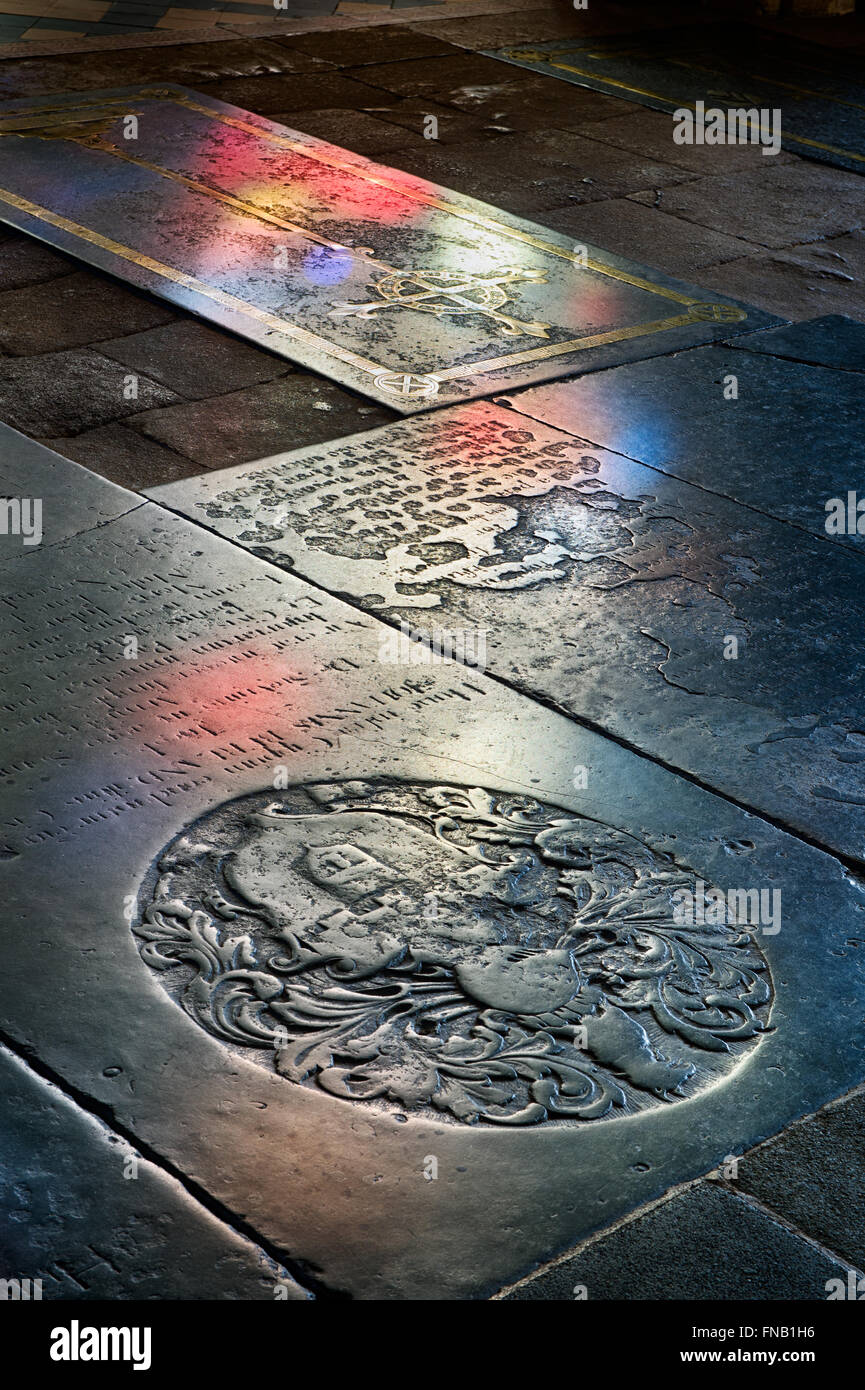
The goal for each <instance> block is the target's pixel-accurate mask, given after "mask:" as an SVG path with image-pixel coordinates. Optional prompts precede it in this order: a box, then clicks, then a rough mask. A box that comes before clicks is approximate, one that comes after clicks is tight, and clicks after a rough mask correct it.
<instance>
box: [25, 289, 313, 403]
mask: <svg viewBox="0 0 865 1390" xmlns="http://www.w3.org/2000/svg"><path fill="white" fill-rule="evenodd" d="M2 303H3V301H2V298H0V309H2ZM0 341H2V340H0ZM93 347H94V350H95V351H97V352H101V353H104V355H105V356H106V357H110V358H111V359H112V360H113V361H115V362H120V363H122V364H123V366H125V367H131V368H132V369H133V370H134V371H136V372H141V373H142V375H144V376H146V377H148V378H149V379H150V380H151V381H158V382H160V383H161V384H162V385H163V386H167V387H168V388H169V389H170V390H171V391H173V392H175V393H176V394H177V395H178V396H183V397H185V398H186V400H189V401H199V400H205V399H207V398H208V397H209V396H223V395H226V394H227V393H228V392H229V391H240V390H243V388H244V387H247V386H257V385H259V384H260V383H262V382H265V381H274V380H275V379H276V378H277V377H283V376H288V374H289V373H290V372H292V371H293V370H294V369H293V368H292V366H291V364H290V363H288V362H286V361H285V359H284V358H281V357H273V356H271V354H270V353H269V352H263V351H262V350H261V348H257V347H254V346H252V345H251V344H250V343H245V342H243V341H242V340H241V339H239V338H234V337H232V336H231V335H230V334H228V333H221V332H220V331H219V330H218V329H213V328H208V327H207V325H206V324H203V323H199V322H198V321H197V320H196V319H181V320H179V321H177V322H174V323H167V324H163V325H162V326H161V327H159V328H151V329H148V330H147V331H146V332H144V333H131V334H129V335H128V336H124V337H117V338H111V339H110V340H109V341H107V342H100V343H94V344H93Z"/></svg>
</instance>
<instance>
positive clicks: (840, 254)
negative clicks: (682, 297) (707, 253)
mask: <svg viewBox="0 0 865 1390" xmlns="http://www.w3.org/2000/svg"><path fill="white" fill-rule="evenodd" d="M694 278H695V279H696V280H698V281H699V282H700V283H701V284H703V285H705V286H706V287H707V288H710V289H716V290H718V291H719V292H720V293H721V294H732V295H742V296H744V297H745V298H747V299H748V300H749V302H750V303H753V304H759V305H760V306H761V308H763V309H766V310H768V311H769V312H770V313H775V314H781V315H782V316H783V317H784V318H792V319H809V318H813V317H815V316H817V315H822V314H827V313H836V314H851V313H852V314H856V315H858V316H859V317H860V318H865V234H863V233H862V232H861V231H856V232H849V233H848V234H847V235H846V236H839V237H833V238H832V239H831V240H829V241H817V242H812V243H810V244H809V245H807V246H793V247H791V248H790V249H789V250H785V251H777V252H774V253H773V254H772V255H758V256H752V257H750V258H749V259H748V260H738V261H731V262H729V263H727V264H726V265H723V266H720V267H717V268H710V269H707V270H704V271H701V272H700V273H699V274H698V275H695V277H694Z"/></svg>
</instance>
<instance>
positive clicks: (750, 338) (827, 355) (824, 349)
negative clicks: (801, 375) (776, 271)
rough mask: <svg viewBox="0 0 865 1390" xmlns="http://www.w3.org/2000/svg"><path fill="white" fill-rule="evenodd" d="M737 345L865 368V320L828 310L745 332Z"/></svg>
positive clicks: (796, 358) (851, 369)
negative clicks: (819, 315)
mask: <svg viewBox="0 0 865 1390" xmlns="http://www.w3.org/2000/svg"><path fill="white" fill-rule="evenodd" d="M735 346H736V347H740V348H746V349H747V351H748V352H765V353H767V354H768V355H769V356H770V357H789V358H790V360H791V361H793V362H807V363H809V364H810V365H811V366H812V367H834V368H835V369H836V370H837V371H839V372H865V323H859V322H858V321H857V320H856V319H851V318H848V317H847V315H846V314H825V315H823V316H822V317H821V318H819V319H809V320H807V321H806V322H804V323H790V324H784V325H783V326H782V327H780V328H767V329H763V330H761V331H760V332H759V333H750V334H744V335H743V336H742V337H741V338H739V339H737V340H736V343H735Z"/></svg>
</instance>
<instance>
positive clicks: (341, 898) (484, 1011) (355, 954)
mask: <svg viewBox="0 0 865 1390" xmlns="http://www.w3.org/2000/svg"><path fill="white" fill-rule="evenodd" d="M692 882H693V876H690V877H689V875H688V874H687V872H686V871H685V870H684V869H683V868H682V867H681V866H679V865H678V864H676V863H675V862H674V860H673V859H672V858H671V857H670V856H666V855H661V854H658V853H656V852H655V851H653V850H651V849H650V848H649V847H648V846H646V845H645V844H643V843H642V842H641V841H639V840H637V839H636V838H634V837H633V836H631V835H628V834H625V833H624V832H622V831H619V830H614V829H611V828H610V827H607V826H604V825H602V824H599V823H598V822H596V821H591V820H588V819H587V818H585V817H582V816H574V815H572V814H571V813H569V812H567V811H565V810H563V809H561V808H559V807H556V806H550V805H546V804H544V803H542V802H540V801H537V800H535V799H534V798H532V797H529V796H516V795H512V794H506V793H497V792H492V791H487V790H485V789H482V788H478V787H462V786H435V785H431V784H423V783H406V782H401V781H397V780H396V779H382V778H379V779H376V780H371V781H344V782H329V783H325V784H315V785H312V784H311V785H308V786H296V787H293V788H290V789H288V790H287V791H285V792H284V793H280V795H279V798H278V799H277V800H275V799H274V794H273V791H272V790H270V791H265V792H260V793H257V794H255V795H252V796H246V797H242V798H240V799H238V800H236V801H231V802H227V803H225V804H223V805H222V806H220V807H218V808H217V809H216V810H214V811H212V812H210V813H209V814H208V815H206V816H204V817H203V818H202V819H201V820H199V821H198V822H196V823H195V824H194V825H193V826H191V827H189V828H188V829H187V830H186V831H185V832H184V833H183V834H181V835H180V836H178V837H177V838H176V839H175V840H174V841H173V842H172V843H171V844H170V845H169V846H168V847H167V849H166V850H165V852H164V854H163V855H162V856H161V858H160V859H159V861H158V863H157V864H156V865H154V867H153V869H152V870H151V872H150V874H149V875H148V877H147V879H146V881H145V883H144V884H143V886H142V890H141V894H140V899H139V905H138V911H137V914H136V919H135V922H134V930H135V933H136V935H137V936H138V938H139V942H140V947H141V954H142V956H143V959H144V960H145V962H146V963H147V964H148V965H149V966H151V967H152V968H153V969H154V970H156V971H158V972H159V974H160V977H161V979H162V981H163V983H164V984H165V986H166V988H167V989H168V991H169V992H170V994H171V995H172V997H174V998H175V999H176V1000H177V1002H178V1003H179V1004H180V1005H181V1006H182V1007H183V1008H184V1009H185V1010H186V1011H187V1013H189V1015H190V1016H191V1017H192V1018H193V1019H194V1020H195V1021H196V1022H197V1023H199V1024H200V1025H201V1026H202V1027H204V1028H206V1029H207V1030H208V1031H209V1032H211V1033H213V1034H215V1035H216V1036H217V1037H219V1038H221V1039H222V1040H223V1041H225V1042H226V1043H229V1044H232V1045H234V1046H238V1047H243V1048H253V1049H257V1051H255V1052H253V1053H252V1054H251V1055H252V1056H254V1057H258V1058H259V1059H260V1060H262V1061H263V1062H264V1063H265V1064H266V1065H272V1066H274V1067H275V1068H276V1070H277V1071H278V1072H279V1073H280V1074H281V1075H283V1076H285V1077H287V1078H288V1079H289V1080H291V1081H293V1082H295V1083H297V1084H299V1085H304V1086H316V1087H320V1088H321V1089H323V1090H324V1091H327V1092H329V1093H330V1094H331V1095H334V1096H338V1097H340V1098H343V1099H346V1100H360V1101H377V1102H379V1103H381V1104H391V1105H395V1106H398V1107H400V1108H401V1109H404V1110H413V1111H421V1112H423V1111H426V1112H427V1113H438V1114H440V1115H443V1116H444V1117H446V1118H449V1119H452V1120H456V1121H463V1122H478V1121H485V1122H490V1123H495V1124H511V1125H522V1124H532V1123H538V1122H541V1121H545V1120H549V1119H557V1120H572V1121H588V1120H598V1119H602V1118H604V1117H610V1118H612V1117H615V1116H619V1115H627V1114H632V1113H634V1112H636V1111H639V1110H643V1109H646V1108H647V1107H651V1106H657V1105H661V1104H663V1103H664V1102H670V1101H675V1100H677V1099H683V1098H688V1097H691V1096H694V1095H696V1094H697V1093H699V1092H700V1091H702V1090H704V1089H705V1088H706V1087H708V1086H711V1085H713V1084H714V1083H716V1082H717V1081H718V1080H720V1079H721V1078H722V1077H724V1076H726V1075H727V1074H728V1073H729V1071H730V1070H731V1069H732V1068H733V1067H734V1066H735V1065H736V1064H737V1063H738V1062H739V1061H740V1060H741V1058H742V1057H743V1056H744V1055H745V1054H746V1053H747V1052H748V1051H749V1050H750V1049H751V1048H752V1047H753V1046H755V1045H756V1044H757V1043H758V1042H759V1037H760V1034H761V1033H762V1032H763V1031H764V1030H765V1028H766V1026H767V1020H768V1013H769V1007H770V1003H771V997H772V996H771V985H770V981H769V973H768V970H767V967H766V962H765V960H764V958H763V956H762V954H761V952H760V950H759V949H758V947H757V945H756V944H755V942H754V940H753V938H752V937H751V936H750V935H749V933H748V932H746V931H742V930H739V929H738V928H735V927H731V926H728V925H723V926H708V925H700V926H698V927H683V926H680V925H677V924H676V923H675V921H674V913H673V895H674V893H675V892H676V891H677V889H681V888H686V887H687V886H688V884H689V883H692Z"/></svg>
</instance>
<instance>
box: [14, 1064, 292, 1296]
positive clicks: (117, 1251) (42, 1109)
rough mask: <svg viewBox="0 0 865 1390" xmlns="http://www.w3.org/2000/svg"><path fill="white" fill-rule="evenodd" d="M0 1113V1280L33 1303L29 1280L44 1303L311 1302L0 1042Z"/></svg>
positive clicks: (275, 1267)
mask: <svg viewBox="0 0 865 1390" xmlns="http://www.w3.org/2000/svg"><path fill="white" fill-rule="evenodd" d="M0 1114H2V1125H0V1279H17V1280H19V1281H20V1280H30V1281H31V1283H30V1285H29V1292H30V1295H31V1298H34V1297H35V1286H34V1284H33V1281H34V1280H40V1281H41V1285H40V1287H39V1295H40V1296H41V1298H43V1299H46V1300H48V1299H74V1300H76V1301H81V1300H90V1299H112V1300H115V1299H128V1298H136V1299H193V1298H194V1299H201V1298H208V1299H243V1300H249V1299H255V1300H260V1301H267V1300H273V1299H274V1298H275V1297H276V1293H275V1290H276V1289H277V1287H278V1291H279V1297H280V1299H282V1300H292V1301H296V1300H304V1299H308V1298H310V1297H311V1295H310V1294H309V1293H307V1292H306V1290H304V1289H303V1288H301V1287H300V1286H299V1285H298V1284H297V1282H296V1281H295V1280H294V1279H293V1278H292V1277H291V1275H290V1274H289V1273H288V1271H287V1270H286V1269H284V1268H283V1267H282V1266H280V1265H278V1264H276V1263H275V1261H273V1260H271V1259H269V1258H268V1256H266V1255H265V1254H264V1252H263V1251H262V1250H261V1249H259V1248H257V1247H256V1246H255V1245H253V1243H252V1242H251V1241H250V1240H247V1239H246V1238H245V1237H244V1236H241V1235H239V1234H238V1233H237V1232H236V1231H234V1230H232V1229H231V1227H230V1226H229V1225H227V1224H226V1223H225V1222H224V1221H220V1220H219V1219H218V1218H217V1217H215V1216H214V1215H213V1214H212V1213H211V1212H209V1211H208V1210H207V1209H206V1208H205V1207H204V1206H202V1205H201V1203H200V1202H198V1201H196V1200H195V1199H194V1198H192V1197H191V1196H190V1195H189V1193H188V1192H186V1191H184V1189H183V1186H182V1185H181V1183H180V1182H178V1181H177V1179H176V1178H174V1177H170V1176H169V1175H168V1174H167V1173H165V1172H164V1171H163V1170H162V1169H161V1168H160V1167H159V1165H158V1164H155V1163H152V1162H150V1161H149V1160H148V1159H146V1158H143V1157H142V1156H141V1154H139V1153H138V1152H137V1151H136V1150H135V1148H134V1147H133V1146H132V1145H131V1144H128V1143H125V1142H124V1141H123V1140H122V1139H121V1138H120V1137H119V1136H118V1135H117V1134H115V1133H113V1131H111V1130H110V1129H109V1128H108V1127H107V1126H106V1125H104V1124H103V1123H101V1122H100V1121H99V1120H97V1119H96V1118H95V1117H94V1116H93V1115H90V1114H88V1113H87V1112H86V1111H85V1110H83V1109H82V1108H81V1107H80V1106H78V1105H76V1104H75V1103H74V1101H72V1100H70V1099H69V1097H68V1096H66V1095H64V1094H63V1092H62V1091H61V1090H60V1089H59V1088H58V1087H57V1086H55V1085H52V1084H51V1083H50V1082H49V1081H46V1080H45V1079H44V1078H42V1077H40V1076H37V1075H36V1074H35V1072H33V1071H32V1070H31V1069H30V1068H29V1067H28V1066H27V1065H26V1064H25V1063H24V1062H22V1061H21V1059H20V1058H18V1057H16V1056H15V1055H14V1053H12V1052H10V1051H9V1050H8V1048H5V1047H2V1046H0ZM7 1297H8V1295H7Z"/></svg>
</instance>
